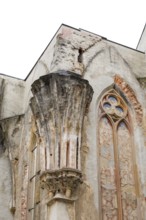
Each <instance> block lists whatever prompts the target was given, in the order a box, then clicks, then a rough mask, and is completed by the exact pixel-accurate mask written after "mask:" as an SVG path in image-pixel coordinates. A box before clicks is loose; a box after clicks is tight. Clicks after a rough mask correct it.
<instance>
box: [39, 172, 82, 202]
mask: <svg viewBox="0 0 146 220" xmlns="http://www.w3.org/2000/svg"><path fill="white" fill-rule="evenodd" d="M40 179H41V187H42V188H45V189H47V191H48V195H49V200H50V201H52V200H54V199H63V200H67V201H68V200H70V201H73V200H75V199H76V197H75V191H76V189H77V187H78V186H79V185H80V184H81V183H82V174H81V172H80V171H79V170H76V169H71V168H63V169H59V170H46V171H45V172H43V173H42V174H41V176H40Z"/></svg>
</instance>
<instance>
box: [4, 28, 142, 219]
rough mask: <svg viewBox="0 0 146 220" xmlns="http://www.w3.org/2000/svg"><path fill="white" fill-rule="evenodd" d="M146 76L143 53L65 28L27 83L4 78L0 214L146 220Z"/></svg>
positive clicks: (47, 217) (11, 217) (50, 217)
mask: <svg viewBox="0 0 146 220" xmlns="http://www.w3.org/2000/svg"><path fill="white" fill-rule="evenodd" d="M145 33H146V32H145V31H144V32H143V36H142V38H141V42H140V43H139V47H138V48H139V49H140V50H142V51H145V40H144V39H145ZM52 71H53V72H54V71H56V72H55V73H51V72H52ZM145 77H146V56H145V54H144V53H143V52H140V51H137V50H133V49H131V48H128V47H125V46H122V45H119V44H116V43H114V42H111V41H108V40H107V39H105V38H103V37H100V36H98V35H95V34H93V33H89V32H87V31H83V30H77V29H73V28H71V27H67V26H65V25H62V26H61V27H60V29H59V30H58V32H57V33H56V35H55V37H54V39H53V40H52V42H51V43H50V44H49V45H48V46H47V47H46V49H45V51H44V52H43V54H42V55H41V57H40V58H39V60H38V61H37V62H36V64H35V66H34V67H33V69H32V70H31V72H30V74H29V75H28V77H27V78H26V80H25V81H23V80H19V79H14V78H11V77H8V76H5V75H0V119H1V120H0V167H1V169H0V172H1V174H0V176H1V178H0V219H2V220H7V219H10V220H11V219H13V220H24V219H28V220H33V219H35V220H61V219H63V220H89V219H91V220H97V219H103V220H107V219H108V220H114V219H118V220H120V219H122V220H126V219H128V220H130V219H138V220H145V219H146V203H145V198H146V169H145V167H146V160H145V157H146V120H145V118H146V102H145V98H146V88H145V81H146V80H145ZM31 85H32V90H31ZM90 85H91V86H90ZM91 87H92V88H91ZM93 91H94V93H93ZM111 93H112V96H114V97H113V98H112V99H110V98H111V97H110V95H111ZM91 99H92V101H91ZM115 99H117V103H115V102H114V100H115ZM29 102H31V108H30V105H29ZM109 106H110V107H109ZM106 107H107V108H106ZM31 109H32V110H31ZM81 183H82V184H81Z"/></svg>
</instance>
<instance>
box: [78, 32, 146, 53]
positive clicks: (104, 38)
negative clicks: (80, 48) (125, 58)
mask: <svg viewBox="0 0 146 220" xmlns="http://www.w3.org/2000/svg"><path fill="white" fill-rule="evenodd" d="M79 30H83V31H86V30H84V29H81V28H80V29H79ZM86 32H88V33H91V34H94V35H96V36H99V37H101V38H102V39H103V40H106V41H109V42H111V43H114V44H117V45H119V46H122V47H126V48H128V49H130V50H134V51H136V52H140V53H143V54H145V52H143V51H141V50H137V49H135V48H132V47H128V46H126V45H124V44H120V43H117V42H115V41H112V40H109V39H107V38H106V37H103V36H101V35H99V34H95V33H93V32H90V31H86Z"/></svg>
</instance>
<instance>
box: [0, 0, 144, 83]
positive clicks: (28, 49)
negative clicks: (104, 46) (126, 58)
mask: <svg viewBox="0 0 146 220" xmlns="http://www.w3.org/2000/svg"><path fill="white" fill-rule="evenodd" d="M145 22H146V1H145V0H90V1H86V0H72V1H71V0H0V30H1V34H0V73H3V74H6V75H11V76H15V77H18V78H22V79H24V78H25V77H26V76H27V75H28V73H29V72H30V70H31V68H32V67H33V65H34V64H35V62H36V61H37V59H38V57H39V56H40V55H41V53H42V52H43V50H44V49H45V47H46V46H47V44H48V43H49V41H50V40H51V38H52V37H53V35H54V34H55V32H56V31H57V29H58V28H59V26H60V25H61V24H62V23H64V24H67V25H70V26H72V27H75V28H81V29H85V30H87V31H90V32H93V33H96V34H99V35H101V36H104V37H106V38H108V39H109V40H112V41H115V42H118V43H121V44H123V45H126V46H129V47H132V48H136V46H137V43H138V41H139V38H140V36H141V33H142V31H143V28H144V25H145Z"/></svg>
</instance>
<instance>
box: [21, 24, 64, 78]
mask: <svg viewBox="0 0 146 220" xmlns="http://www.w3.org/2000/svg"><path fill="white" fill-rule="evenodd" d="M62 26H63V24H61V25H60V27H59V28H58V29H57V31H56V32H55V34H54V35H53V37H52V38H51V40H50V42H49V43H48V44H47V46H46V47H45V49H44V51H43V52H42V53H41V55H40V56H39V58H38V59H37V61H36V62H35V64H34V65H33V67H32V68H31V70H30V71H29V73H28V75H27V76H26V78H25V79H24V81H26V80H27V79H28V77H29V76H30V74H31V72H32V70H33V69H34V67H35V66H36V64H37V63H38V61H39V60H40V58H41V57H42V56H43V54H44V53H45V51H46V50H47V48H48V47H49V45H50V44H51V42H52V41H53V39H54V38H55V36H56V34H57V32H58V31H59V30H60V29H61V27H62Z"/></svg>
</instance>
